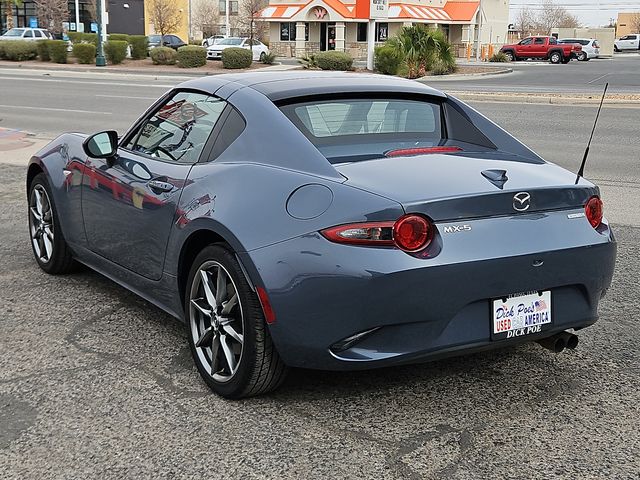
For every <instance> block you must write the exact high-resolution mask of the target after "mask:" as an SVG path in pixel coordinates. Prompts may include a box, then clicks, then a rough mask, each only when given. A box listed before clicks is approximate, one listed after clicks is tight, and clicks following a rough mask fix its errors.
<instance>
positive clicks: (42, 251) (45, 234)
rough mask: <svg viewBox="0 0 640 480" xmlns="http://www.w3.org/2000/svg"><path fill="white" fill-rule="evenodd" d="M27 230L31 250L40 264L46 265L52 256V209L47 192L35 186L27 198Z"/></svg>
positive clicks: (39, 185) (41, 187)
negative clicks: (28, 230) (29, 236)
mask: <svg viewBox="0 0 640 480" xmlns="http://www.w3.org/2000/svg"><path fill="white" fill-rule="evenodd" d="M29 229H30V233H31V243H32V244H33V249H34V252H35V254H36V256H37V257H38V259H39V260H40V261H41V262H42V263H48V262H49V261H50V260H51V257H52V255H53V245H54V243H53V242H54V233H53V232H54V228H53V209H52V208H51V200H50V199H49V195H48V194H47V191H46V190H45V189H44V187H43V186H42V185H41V184H37V185H36V186H35V187H33V190H32V191H31V196H30V198H29Z"/></svg>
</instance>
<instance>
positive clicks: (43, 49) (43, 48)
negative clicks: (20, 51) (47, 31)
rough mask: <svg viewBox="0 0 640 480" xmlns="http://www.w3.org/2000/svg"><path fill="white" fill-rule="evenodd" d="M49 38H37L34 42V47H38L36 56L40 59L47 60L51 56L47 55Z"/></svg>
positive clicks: (49, 59)
mask: <svg viewBox="0 0 640 480" xmlns="http://www.w3.org/2000/svg"><path fill="white" fill-rule="evenodd" d="M50 41H51V40H38V41H37V42H36V48H37V49H38V57H40V61H42V62H49V61H51V57H50V56H49V42H50Z"/></svg>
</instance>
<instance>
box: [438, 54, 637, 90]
mask: <svg viewBox="0 0 640 480" xmlns="http://www.w3.org/2000/svg"><path fill="white" fill-rule="evenodd" d="M508 66H509V67H511V68H513V70H514V71H513V73H511V74H506V75H490V76H486V77H480V78H476V79H474V80H473V81H471V82H470V81H469V80H453V79H449V78H447V77H432V78H429V79H428V80H427V82H428V83H429V84H432V85H433V86H435V87H436V88H441V89H443V90H444V89H449V90H457V91H460V90H464V91H480V92H511V93H513V92H533V93H549V92H555V93H558V92H559V93H594V94H595V93H601V92H602V88H603V86H604V84H605V83H607V82H608V83H609V90H610V92H611V93H622V94H624V93H640V75H639V74H638V72H640V55H638V54H616V55H614V57H613V58H598V59H593V60H590V61H588V62H578V61H572V62H570V63H569V64H567V65H552V64H550V63H542V62H535V63H534V62H512V63H510V64H509V65H508Z"/></svg>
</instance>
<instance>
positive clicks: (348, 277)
mask: <svg viewBox="0 0 640 480" xmlns="http://www.w3.org/2000/svg"><path fill="white" fill-rule="evenodd" d="M27 189H28V202H29V212H28V215H29V227H30V234H31V244H32V247H33V252H34V254H35V258H36V261H37V262H38V264H39V266H40V267H41V268H42V269H43V270H45V271H46V272H49V273H52V274H55V273H64V272H68V271H69V270H70V269H71V268H72V266H73V264H74V261H78V262H80V263H82V264H85V265H88V266H89V267H91V268H93V269H95V270H97V271H98V272H101V273H102V274H104V275H106V276H107V277H109V278H111V279H113V280H114V281H116V282H118V283H120V284H121V285H123V286H125V287H126V288H128V289H130V290H131V291H133V292H135V293H137V294H139V295H140V296H142V297H144V298H145V299H147V300H148V301H150V302H151V303H153V304H155V305H157V306H158V307H160V308H162V309H163V310H165V311H167V312H168V313H170V314H171V315H174V316H175V317H177V318H179V319H182V320H184V322H185V324H186V327H187V330H188V338H189V343H190V345H191V350H192V353H193V357H194V360H195V363H196V365H197V368H198V370H199V372H200V374H201V375H202V377H203V379H204V380H205V382H206V383H207V384H208V385H209V386H210V387H211V388H212V389H213V390H214V391H215V392H217V393H218V394H220V395H223V396H225V397H229V398H239V397H244V396H250V395H256V394H260V393H264V392H267V391H269V390H272V389H273V388H275V387H277V386H278V385H279V384H280V383H281V382H282V380H283V378H284V376H285V373H286V371H287V368H288V367H290V366H292V367H305V368H315V369H328V370H346V369H361V368H372V367H382V366H389V365H396V364H403V363H410V362H419V361H424V360H429V359H434V358H438V357H443V356H447V355H454V354H459V353H466V352H472V351H478V350H483V349H488V348H495V347H500V346H505V345H512V344H514V343H518V342H524V341H532V340H535V341H538V342H539V343H540V344H542V345H543V346H546V347H547V348H549V349H551V350H555V351H560V350H562V349H563V348H564V347H565V346H566V347H569V348H574V347H575V346H576V345H577V337H576V336H575V334H574V333H571V332H568V331H567V330H568V329H573V330H578V329H581V328H583V327H586V326H588V325H591V324H593V323H594V322H595V321H596V319H597V308H598V302H599V300H600V298H601V297H602V295H603V294H604V292H605V291H606V290H607V288H608V286H609V284H610V282H611V277H612V275H613V269H614V263H615V253H616V243H615V240H614V237H613V233H612V231H611V229H610V227H609V225H608V223H607V222H606V220H605V219H604V218H603V215H602V202H601V200H600V198H599V190H598V188H597V187H596V186H594V185H593V184H591V183H589V182H588V181H586V180H585V179H583V178H582V177H577V176H576V175H575V174H572V173H570V172H568V171H566V170H564V169H562V168H560V167H558V166H556V165H554V164H551V163H548V162H546V161H544V160H543V159H542V158H540V157H539V156H538V155H536V154H535V153H534V152H532V151H531V150H530V149H529V148H527V147H526V146H525V145H523V144H522V143H520V142H518V141H517V140H516V139H514V138H513V137H512V136H510V135H509V134H507V133H506V132H505V131H504V130H502V129H501V128H499V127H498V126H496V125H495V124H494V123H492V122H491V121H489V120H488V119H487V118H485V117H484V116H482V115H481V114H479V113H478V112H477V111H475V110H474V109H472V108H470V107H469V106H467V105H465V104H464V103H462V102H460V101H459V100H457V99H455V98H453V97H451V96H448V95H446V94H444V93H442V92H439V91H437V90H434V89H432V88H429V87H427V86H425V85H422V84H420V83H417V82H413V81H409V80H402V79H397V78H389V77H380V76H375V75H359V74H353V73H351V74H335V73H324V72H320V73H309V72H288V73H254V74H241V75H219V76H216V77H212V78H202V79H195V80H191V81H188V82H186V83H183V84H181V85H179V86H177V87H176V88H174V89H173V90H171V91H169V92H168V93H167V94H165V95H164V96H163V97H162V98H160V99H159V100H158V101H157V102H156V103H155V104H154V105H153V106H152V107H151V108H149V110H148V111H147V112H145V113H144V114H143V115H142V116H141V117H140V119H139V120H138V121H136V122H135V123H134V124H133V126H132V127H131V128H130V129H129V131H127V132H126V133H125V134H124V135H122V136H120V137H118V135H117V134H116V133H115V132H113V131H105V132H101V133H97V134H95V135H93V136H87V135H82V134H78V133H69V134H64V135H62V136H60V137H58V138H57V139H56V140H54V141H53V142H52V143H51V144H49V145H48V146H47V147H45V148H44V149H42V150H41V151H40V152H38V154H37V155H35V156H34V157H33V158H32V159H31V161H30V163H29V168H28V173H27Z"/></svg>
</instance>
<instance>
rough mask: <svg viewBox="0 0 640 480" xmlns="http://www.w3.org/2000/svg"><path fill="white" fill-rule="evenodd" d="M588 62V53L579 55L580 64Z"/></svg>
mask: <svg viewBox="0 0 640 480" xmlns="http://www.w3.org/2000/svg"><path fill="white" fill-rule="evenodd" d="M587 60H589V58H588V56H587V52H580V54H579V55H578V61H579V62H586V61H587Z"/></svg>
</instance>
